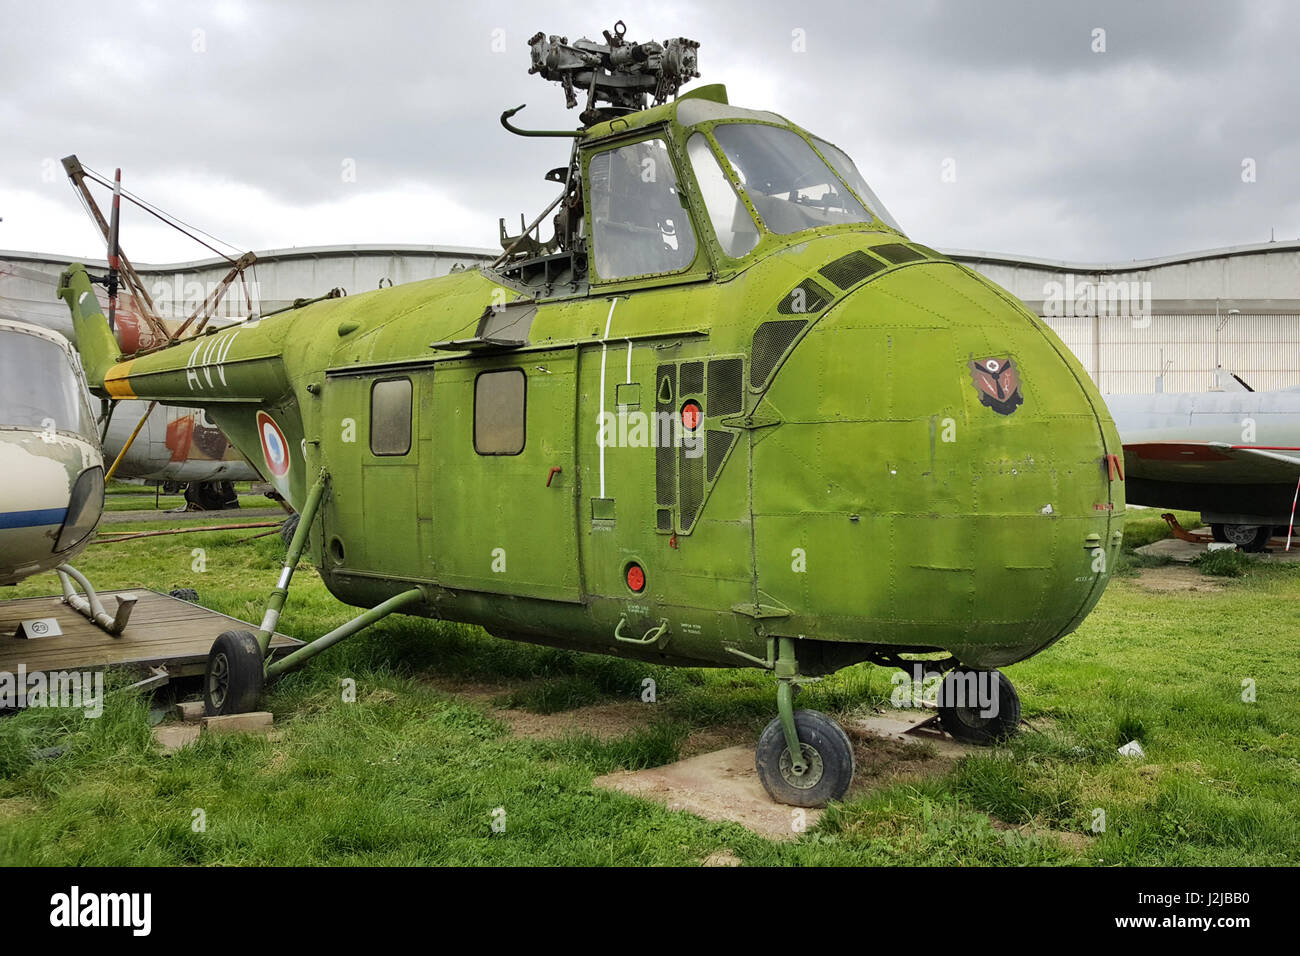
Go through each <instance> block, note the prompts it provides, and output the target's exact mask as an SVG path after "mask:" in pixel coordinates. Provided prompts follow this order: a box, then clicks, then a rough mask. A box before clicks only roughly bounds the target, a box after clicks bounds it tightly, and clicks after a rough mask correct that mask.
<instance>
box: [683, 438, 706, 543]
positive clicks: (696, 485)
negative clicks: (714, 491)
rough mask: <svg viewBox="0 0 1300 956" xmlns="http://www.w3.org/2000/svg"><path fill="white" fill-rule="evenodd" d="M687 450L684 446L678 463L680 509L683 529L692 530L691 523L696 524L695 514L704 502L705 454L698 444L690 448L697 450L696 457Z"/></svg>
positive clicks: (693, 450)
mask: <svg viewBox="0 0 1300 956" xmlns="http://www.w3.org/2000/svg"><path fill="white" fill-rule="evenodd" d="M687 451H688V449H687V448H685V447H683V448H682V452H681V457H680V460H679V463H678V478H679V481H680V488H679V494H680V499H681V500H680V504H679V506H678V510H679V512H680V514H681V517H682V530H683V531H688V530H690V527H691V525H693V524H695V516H696V515H697V514H699V511H700V505H701V504H702V503H703V502H704V456H703V455H701V454H699V453H698V452H699V446H698V445H697V446H696V447H695V448H693V449H689V451H692V452H695V457H693V458H692V457H691V456H690V455H688V454H687Z"/></svg>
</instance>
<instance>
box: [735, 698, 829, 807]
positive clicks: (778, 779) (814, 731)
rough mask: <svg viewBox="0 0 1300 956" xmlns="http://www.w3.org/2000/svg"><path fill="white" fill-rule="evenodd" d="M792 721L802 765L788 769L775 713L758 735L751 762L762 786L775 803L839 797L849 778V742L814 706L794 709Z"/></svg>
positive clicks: (818, 803) (808, 803)
mask: <svg viewBox="0 0 1300 956" xmlns="http://www.w3.org/2000/svg"><path fill="white" fill-rule="evenodd" d="M794 726H795V730H796V731H797V732H798V735H799V743H800V745H801V746H802V747H803V757H804V762H805V763H806V764H807V769H806V770H805V771H804V772H803V773H802V774H797V773H795V772H794V768H793V761H792V760H791V759H790V748H789V747H788V746H787V745H786V742H785V731H784V730H782V728H781V718H779V717H778V718H776V719H775V720H773V721H772V722H771V723H770V724H768V725H767V727H766V728H765V729H764V730H763V734H762V736H760V737H759V738H758V749H757V752H756V753H755V757H754V765H755V767H756V768H757V769H758V779H759V780H760V781H761V782H762V784H763V788H764V789H765V790H767V792H768V794H769V795H770V796H771V797H772V799H773V800H775V801H776V802H777V803H785V804H789V805H790V806H793V807H822V806H825V805H826V804H827V803H829V802H830V801H832V800H842V799H843V798H844V795H845V794H846V793H848V792H849V784H851V783H852V782H853V745H852V744H851V743H850V742H849V735H848V734H846V733H845V732H844V728H842V727H841V726H840V725H839V724H837V723H836V722H835V721H833V720H832V719H831V718H829V717H827V716H826V715H825V714H823V713H819V712H818V711H815V710H796V711H795V712H794Z"/></svg>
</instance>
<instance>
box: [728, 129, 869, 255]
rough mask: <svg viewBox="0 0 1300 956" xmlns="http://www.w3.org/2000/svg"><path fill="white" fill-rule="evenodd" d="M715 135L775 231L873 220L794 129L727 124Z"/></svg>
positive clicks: (787, 232) (790, 231)
mask: <svg viewBox="0 0 1300 956" xmlns="http://www.w3.org/2000/svg"><path fill="white" fill-rule="evenodd" d="M713 138H714V139H716V140H717V141H718V145H719V146H721V147H722V151H723V153H725V154H726V156H727V159H729V160H730V161H731V165H732V167H733V168H734V169H735V171H736V177H737V178H738V179H739V180H740V183H741V185H742V186H743V187H744V189H745V192H746V194H747V195H748V196H749V201H750V202H751V203H753V204H754V209H755V210H756V211H757V212H758V215H759V217H760V218H761V219H762V220H763V224H764V225H765V226H767V228H768V229H769V230H771V231H772V232H775V233H780V234H782V235H785V234H789V233H792V232H801V231H802V230H804V229H815V228H817V227H818V226H831V225H837V224H839V223H849V222H871V220H872V216H871V213H869V212H867V211H866V210H865V209H863V208H862V204H861V203H860V202H858V201H857V200H856V199H854V198H853V194H852V193H851V192H849V191H848V190H847V189H845V188H844V184H843V183H841V182H840V180H839V178H838V177H837V176H836V175H835V174H834V173H833V172H831V169H830V167H829V166H827V165H826V164H825V163H824V162H822V160H821V157H820V156H818V155H817V154H816V153H815V152H813V148H812V147H811V146H809V145H808V142H807V140H805V139H804V138H803V137H802V136H800V135H799V134H798V133H796V132H794V130H789V129H783V128H782V127H780V126H762V125H759V124H757V123H725V124H721V125H719V126H715V127H714V128H713Z"/></svg>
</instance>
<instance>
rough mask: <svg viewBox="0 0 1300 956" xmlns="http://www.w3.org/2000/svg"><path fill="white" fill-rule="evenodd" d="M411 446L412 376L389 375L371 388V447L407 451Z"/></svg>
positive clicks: (384, 452)
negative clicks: (410, 377)
mask: <svg viewBox="0 0 1300 956" xmlns="http://www.w3.org/2000/svg"><path fill="white" fill-rule="evenodd" d="M410 450H411V380H410V379H409V378H387V379H383V380H381V381H378V382H375V384H374V385H373V386H371V389H370V451H371V452H372V453H374V454H376V455H405V454H406V453H407V452H409V451H410Z"/></svg>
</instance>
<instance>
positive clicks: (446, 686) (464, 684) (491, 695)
mask: <svg viewBox="0 0 1300 956" xmlns="http://www.w3.org/2000/svg"><path fill="white" fill-rule="evenodd" d="M424 683H426V684H428V685H429V686H430V687H432V688H433V689H434V690H436V691H440V692H441V693H444V694H451V695H452V696H453V697H464V698H465V699H466V700H471V701H473V702H474V703H476V704H487V703H491V702H492V701H493V700H495V699H497V698H498V697H504V696H506V694H509V693H510V692H511V691H514V690H517V689H518V688H519V687H520V686H522V685H523V683H524V682H523V681H517V682H515V683H513V684H508V683H490V682H487V681H472V680H465V679H463V678H457V677H430V678H428V679H427V680H425V681H424Z"/></svg>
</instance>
